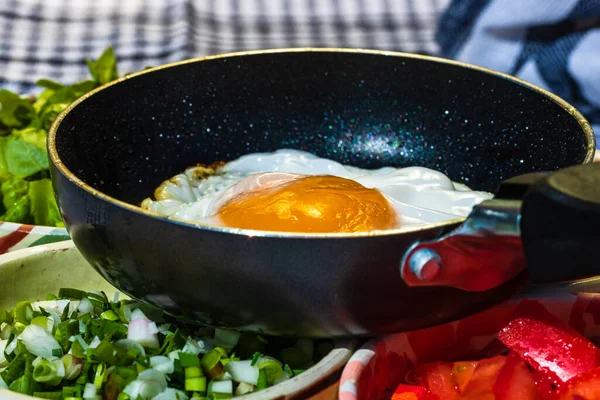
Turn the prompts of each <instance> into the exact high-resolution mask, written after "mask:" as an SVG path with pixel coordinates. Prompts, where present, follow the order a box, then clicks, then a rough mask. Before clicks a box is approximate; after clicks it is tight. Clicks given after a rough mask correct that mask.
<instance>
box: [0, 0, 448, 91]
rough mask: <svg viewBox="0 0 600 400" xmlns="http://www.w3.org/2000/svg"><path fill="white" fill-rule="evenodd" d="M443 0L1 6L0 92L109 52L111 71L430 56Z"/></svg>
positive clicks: (71, 70)
mask: <svg viewBox="0 0 600 400" xmlns="http://www.w3.org/2000/svg"><path fill="white" fill-rule="evenodd" d="M448 1H449V0H2V1H0V87H5V88H8V89H11V90H15V91H19V92H21V93H24V92H29V91H32V90H35V88H34V85H33V84H34V82H35V80H36V79H38V78H50V79H54V80H57V81H61V82H65V83H69V82H76V81H79V80H81V79H84V78H85V77H86V76H87V67H86V64H85V60H86V58H95V57H97V56H98V55H100V53H101V52H102V51H103V50H104V49H105V48H106V47H108V46H111V45H112V46H113V47H114V48H115V51H116V54H117V57H118V59H119V72H120V73H126V72H133V71H138V70H141V69H143V68H145V67H147V66H156V65H161V64H165V63H169V62H174V61H179V60H183V59H186V58H192V57H199V56H204V55H209V54H217V53H223V52H231V51H239V50H255V49H265V48H276V47H279V48H281V47H302V46H314V47H321V46H326V47H355V48H356V47H363V48H379V49H386V50H401V51H407V52H417V53H428V54H434V53H437V50H438V48H437V45H436V43H435V40H434V35H435V29H436V27H437V21H438V20H439V15H440V14H441V13H442V12H443V10H444V8H445V7H446V6H447V4H448Z"/></svg>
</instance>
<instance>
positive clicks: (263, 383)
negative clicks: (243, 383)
mask: <svg viewBox="0 0 600 400" xmlns="http://www.w3.org/2000/svg"><path fill="white" fill-rule="evenodd" d="M268 386H269V385H268V384H267V374H266V372H265V370H264V369H259V370H258V379H257V381H256V388H257V389H258V390H263V389H266V388H267V387H268Z"/></svg>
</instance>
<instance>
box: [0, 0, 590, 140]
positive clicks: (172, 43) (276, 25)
mask: <svg viewBox="0 0 600 400" xmlns="http://www.w3.org/2000/svg"><path fill="white" fill-rule="evenodd" d="M436 31H437V33H436ZM110 45H112V46H113V47H114V48H115V50H116V53H117V57H118V58H119V68H120V71H119V72H120V73H126V72H133V71H138V70H140V69H143V68H145V67H147V66H153V65H160V64H165V63H168V62H174V61H179V60H182V59H186V58H191V57H198V56H203V55H207V54H216V53H222V52H229V51H237V50H250V49H264V48H276V47H296V46H315V47H320V46H327V47H362V48H376V49H385V50H399V51H407V52H415V53H424V54H439V55H442V56H445V57H448V58H455V59H458V60H461V61H466V62H470V63H473V64H478V65H482V66H485V67H488V68H492V69H496V70H499V71H502V72H506V73H509V74H513V75H517V76H519V77H521V78H523V79H525V80H528V81H530V82H533V83H535V84H537V85H539V86H542V87H544V88H546V89H549V90H550V91H552V92H554V93H556V94H558V95H559V96H561V97H563V98H564V99H566V100H567V101H569V102H570V103H571V104H573V105H574V106H575V107H577V108H578V109H579V110H580V111H581V112H582V113H583V114H584V115H585V116H586V117H587V118H588V119H589V120H590V121H591V122H592V124H593V127H594V128H595V131H596V133H597V134H598V135H600V0H101V1H99V0H73V1H71V0H2V1H0V87H3V88H8V89H11V90H14V91H17V92H20V93H31V92H35V90H36V88H35V86H34V82H35V81H36V80H37V79H39V78H50V79H55V80H58V81H61V82H64V83H71V82H75V81H79V80H82V79H84V78H85V77H86V76H87V68H86V64H85V60H86V59H87V58H95V57H97V56H98V55H99V54H100V53H101V52H102V51H103V50H104V49H105V48H106V47H108V46H110ZM598 142H599V146H600V140H599V141H598Z"/></svg>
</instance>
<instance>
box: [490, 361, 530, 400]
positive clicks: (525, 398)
mask: <svg viewBox="0 0 600 400" xmlns="http://www.w3.org/2000/svg"><path fill="white" fill-rule="evenodd" d="M494 394H495V395H496V400H514V399H519V400H539V399H540V397H541V396H540V394H539V392H538V388H537V385H536V383H535V379H534V377H533V375H532V374H531V372H530V371H529V368H528V367H527V364H525V361H523V360H522V359H521V357H519V356H518V355H517V354H515V353H509V354H508V356H507V357H506V362H505V363H504V365H503V366H502V368H500V371H499V372H498V378H496V383H495V384H494Z"/></svg>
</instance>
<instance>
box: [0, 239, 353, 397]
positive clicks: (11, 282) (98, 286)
mask: <svg viewBox="0 0 600 400" xmlns="http://www.w3.org/2000/svg"><path fill="white" fill-rule="evenodd" d="M62 287H73V288H78V289H82V290H92V289H95V290H103V291H105V292H106V293H107V294H108V293H114V292H116V291H117V290H116V289H115V288H114V287H112V286H111V285H110V284H108V283H107V281H106V280H104V279H103V278H102V277H101V276H100V275H99V274H98V273H97V272H96V271H94V269H93V268H92V267H90V266H89V264H88V263H87V262H86V261H85V259H84V258H83V257H82V256H81V254H80V253H79V251H78V250H77V248H76V247H75V246H74V244H73V242H72V241H70V240H69V241H65V242H61V243H53V244H46V245H40V246H36V247H33V248H30V249H23V250H19V251H14V252H11V253H8V254H4V255H2V256H0V308H5V309H10V308H13V307H14V306H15V305H16V303H17V302H19V301H22V300H39V299H43V298H45V297H46V295H47V294H48V293H57V292H58V290H59V289H60V288H62ZM356 347H357V346H356V344H355V343H354V342H352V341H345V342H340V343H339V344H338V345H337V346H336V348H334V349H333V350H332V351H331V352H330V353H329V354H328V355H327V356H325V358H323V359H322V360H321V361H320V362H318V363H317V364H316V365H314V366H313V367H311V368H310V369H308V370H306V371H305V372H304V373H302V374H300V375H298V376H297V377H295V378H292V379H290V380H288V381H285V382H283V383H281V384H279V385H275V386H273V387H271V388H269V389H266V390H264V391H261V392H257V393H255V394H251V395H248V396H244V397H243V398H244V399H245V400H259V399H291V398H303V399H309V398H310V399H335V398H336V396H337V384H338V382H339V377H340V375H341V372H342V369H343V367H344V365H345V364H346V362H347V361H348V359H349V358H350V356H351V355H352V353H353V351H354V350H355V349H356ZM0 399H2V400H24V399H33V397H30V396H24V395H21V394H18V393H14V392H10V391H7V390H3V389H0Z"/></svg>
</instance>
